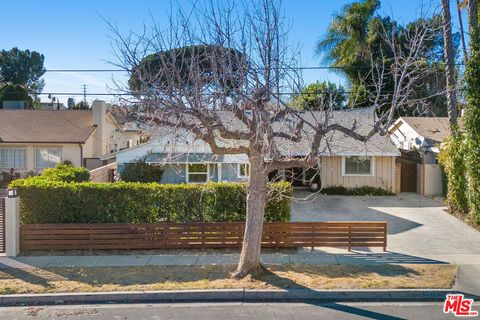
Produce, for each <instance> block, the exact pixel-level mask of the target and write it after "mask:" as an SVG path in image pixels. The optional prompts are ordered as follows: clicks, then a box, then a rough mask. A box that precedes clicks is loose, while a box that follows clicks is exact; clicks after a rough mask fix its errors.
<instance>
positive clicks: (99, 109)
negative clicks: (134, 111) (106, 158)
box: [92, 100, 109, 157]
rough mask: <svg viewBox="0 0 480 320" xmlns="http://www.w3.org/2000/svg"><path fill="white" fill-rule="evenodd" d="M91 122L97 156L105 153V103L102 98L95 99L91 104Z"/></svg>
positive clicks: (107, 138) (106, 138)
mask: <svg viewBox="0 0 480 320" xmlns="http://www.w3.org/2000/svg"><path fill="white" fill-rule="evenodd" d="M92 112H93V124H94V125H95V126H96V127H97V129H96V130H95V148H94V149H95V156H96V157H99V156H101V155H103V154H105V153H107V152H108V151H107V141H109V137H107V117H106V116H107V103H106V102H105V101H102V100H95V101H93V104H92Z"/></svg>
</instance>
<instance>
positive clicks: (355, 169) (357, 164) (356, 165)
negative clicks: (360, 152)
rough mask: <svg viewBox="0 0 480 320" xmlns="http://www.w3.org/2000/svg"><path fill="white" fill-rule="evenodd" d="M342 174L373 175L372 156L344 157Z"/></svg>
mask: <svg viewBox="0 0 480 320" xmlns="http://www.w3.org/2000/svg"><path fill="white" fill-rule="evenodd" d="M342 159H343V165H342V175H344V176H373V158H372V157H360V156H352V157H343V158H342Z"/></svg>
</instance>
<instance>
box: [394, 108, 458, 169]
mask: <svg viewBox="0 0 480 320" xmlns="http://www.w3.org/2000/svg"><path fill="white" fill-rule="evenodd" d="M388 131H389V133H390V137H391V139H392V141H393V143H394V144H395V145H396V146H397V147H398V148H399V149H402V150H405V151H411V150H418V151H419V152H420V154H421V158H422V159H421V160H422V162H423V163H426V164H436V163H438V161H437V155H438V153H439V151H440V149H439V146H440V144H441V143H442V142H443V140H444V139H445V138H446V137H448V135H449V134H450V129H449V122H448V118H447V117H400V118H398V119H397V121H395V122H394V123H393V125H392V126H390V128H389V130H388Z"/></svg>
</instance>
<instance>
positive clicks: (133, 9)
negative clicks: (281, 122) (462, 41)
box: [0, 0, 466, 103]
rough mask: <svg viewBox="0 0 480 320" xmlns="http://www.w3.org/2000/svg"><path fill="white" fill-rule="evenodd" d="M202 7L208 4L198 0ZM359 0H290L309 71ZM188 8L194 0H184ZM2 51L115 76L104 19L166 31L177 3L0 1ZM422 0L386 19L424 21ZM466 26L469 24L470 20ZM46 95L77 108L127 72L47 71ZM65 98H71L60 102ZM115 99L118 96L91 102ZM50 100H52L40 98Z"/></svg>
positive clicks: (393, 3) (388, 1)
mask: <svg viewBox="0 0 480 320" xmlns="http://www.w3.org/2000/svg"><path fill="white" fill-rule="evenodd" d="M198 1H203V0H198ZM351 2H352V1H346V0H283V8H284V10H285V13H286V18H287V19H288V20H289V21H290V23H291V32H290V39H291V41H293V42H295V43H300V45H301V64H302V65H303V66H319V65H323V63H322V61H321V60H320V59H319V57H317V56H316V55H315V53H314V48H315V43H316V42H317V41H318V39H319V38H321V36H322V35H324V34H325V32H326V30H327V27H328V24H329V23H330V21H331V19H332V16H333V14H334V13H335V12H338V11H340V10H341V9H342V7H343V6H344V5H346V4H348V3H351ZM173 3H178V4H179V5H188V4H189V3H190V1H189V0H178V1H177V2H173ZM423 3H424V6H425V4H426V3H430V4H431V5H429V6H428V5H427V7H429V10H430V11H433V10H436V11H437V12H439V9H440V0H430V2H423ZM0 4H1V9H0V30H2V33H1V34H0V49H7V50H8V49H10V48H12V47H18V48H20V49H29V50H35V51H38V52H40V53H42V54H44V56H45V68H46V69H47V70H48V69H112V68H115V67H114V66H112V65H111V64H110V62H115V57H114V55H113V52H112V47H111V40H110V36H111V33H109V31H108V26H107V25H106V23H105V21H104V20H103V19H102V17H103V18H105V19H107V20H109V21H111V22H113V23H115V24H116V25H117V26H118V27H119V29H120V30H121V31H122V32H123V33H127V32H128V31H130V30H133V31H135V30H137V31H139V30H141V28H142V26H143V24H144V23H146V24H147V25H148V24H149V22H150V21H151V20H150V15H153V16H154V17H155V20H156V21H157V22H159V23H160V24H164V23H165V22H166V18H167V16H168V11H169V9H170V4H171V2H170V1H169V0H135V1H132V0H96V1H93V0H82V1H78V0H67V1H66V0H41V1H39V0H0ZM420 5H421V2H420V0H383V1H382V6H381V8H380V10H379V13H380V14H381V15H390V16H393V18H394V19H396V20H397V21H399V22H401V23H408V22H410V21H412V20H415V19H416V18H418V17H419V16H420ZM451 8H452V19H453V31H454V32H456V31H458V16H457V12H456V10H453V9H454V8H455V1H452V2H451ZM464 24H466V19H464ZM303 76H304V81H305V82H306V83H312V82H316V81H324V80H328V81H331V82H335V83H342V82H343V80H342V79H341V78H340V77H339V76H338V75H337V74H335V73H333V72H331V71H325V70H307V71H305V72H304V74H303ZM43 78H44V79H45V83H46V85H45V88H44V90H43V92H44V93H50V92H51V93H54V94H53V95H54V96H57V97H58V98H59V99H60V101H61V102H64V103H66V100H67V99H68V97H69V96H72V97H74V98H75V100H76V101H77V102H78V101H80V100H81V99H82V97H81V96H76V95H74V94H70V93H80V92H82V90H83V89H82V87H83V85H86V88H87V93H89V94H94V93H109V92H112V91H111V89H112V88H113V87H114V85H113V81H112V79H113V78H115V79H117V80H120V81H122V80H124V79H126V78H125V74H123V73H112V72H103V73H93V72H69V73H58V72H47V73H46V74H45V75H44V77H43ZM58 93H69V94H68V95H60V94H58ZM96 98H99V99H104V100H111V99H112V97H111V96H93V95H92V96H88V97H87V100H88V101H89V102H91V101H92V100H94V99H96ZM41 99H42V101H48V98H47V95H41Z"/></svg>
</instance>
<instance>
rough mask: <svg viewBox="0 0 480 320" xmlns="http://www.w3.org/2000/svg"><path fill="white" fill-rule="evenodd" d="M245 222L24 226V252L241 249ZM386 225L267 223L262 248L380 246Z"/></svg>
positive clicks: (383, 244) (382, 246)
mask: <svg viewBox="0 0 480 320" xmlns="http://www.w3.org/2000/svg"><path fill="white" fill-rule="evenodd" d="M244 227H245V225H244V223H237V222H233V223H155V224H130V223H128V224H123V223H119V224H27V225H22V226H21V233H20V234H21V241H20V244H21V250H22V252H27V251H35V250H109V249H112V250H142V249H174V248H183V249H193V248H200V249H204V248H239V247H241V245H242V240H243V233H244ZM386 246H387V223H386V222H356V221H352V222H289V223H266V224H265V225H264V229H263V239H262V247H264V248H294V247H312V248H313V247H345V248H348V249H349V250H350V249H351V248H354V247H381V248H383V249H384V250H386Z"/></svg>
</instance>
